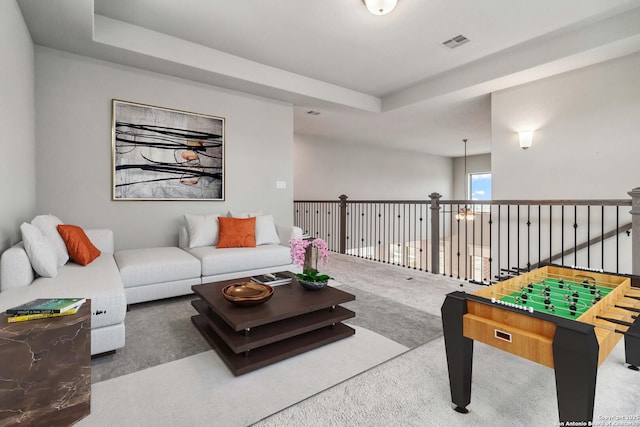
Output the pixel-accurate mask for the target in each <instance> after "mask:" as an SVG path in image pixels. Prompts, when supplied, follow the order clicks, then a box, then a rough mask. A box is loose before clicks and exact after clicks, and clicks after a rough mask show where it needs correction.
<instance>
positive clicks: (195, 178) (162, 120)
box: [111, 99, 225, 200]
mask: <svg viewBox="0 0 640 427" xmlns="http://www.w3.org/2000/svg"><path fill="white" fill-rule="evenodd" d="M111 121H112V126H111V128H112V129H111V138H112V153H113V156H112V157H113V158H112V163H113V200H224V197H225V194H224V191H225V185H224V175H225V169H224V165H225V159H224V156H225V148H224V143H225V141H224V126H225V119H224V118H222V117H215V116H209V115H205V114H196V113H189V112H186V111H179V110H172V109H169V108H161V107H154V106H151V105H144V104H137V103H133V102H125V101H120V100H116V99H114V100H113V101H112V119H111Z"/></svg>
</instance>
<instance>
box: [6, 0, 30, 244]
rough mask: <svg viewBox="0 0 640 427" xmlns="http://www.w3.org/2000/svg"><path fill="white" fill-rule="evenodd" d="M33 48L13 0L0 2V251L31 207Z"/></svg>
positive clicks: (16, 234) (15, 234) (13, 237)
mask: <svg viewBox="0 0 640 427" xmlns="http://www.w3.org/2000/svg"><path fill="white" fill-rule="evenodd" d="M33 52H34V48H33V43H32V42H31V36H30V35H29V32H28V31H27V27H26V25H25V23H24V20H23V19H22V13H20V9H19V8H18V5H17V4H16V2H15V1H14V0H3V1H0V58H2V66H0V149H1V150H2V156H0V200H1V201H2V202H0V252H2V251H3V250H4V249H6V248H8V247H9V246H11V245H13V244H15V243H17V242H18V241H20V239H21V236H20V228H19V226H20V224H21V223H22V222H23V221H30V220H31V218H32V217H33V213H34V211H35V198H36V188H35V153H34V146H35V136H34V130H33V123H34V117H35V106H34V95H33V91H34V89H33V87H34V72H33V63H34V59H33V56H34V53H33Z"/></svg>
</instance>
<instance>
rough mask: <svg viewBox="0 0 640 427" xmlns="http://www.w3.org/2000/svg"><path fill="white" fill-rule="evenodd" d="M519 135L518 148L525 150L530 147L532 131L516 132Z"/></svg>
mask: <svg viewBox="0 0 640 427" xmlns="http://www.w3.org/2000/svg"><path fill="white" fill-rule="evenodd" d="M518 135H520V148H522V149H523V150H526V149H527V148H529V147H531V142H532V141H533V131H532V130H521V131H520V132H518Z"/></svg>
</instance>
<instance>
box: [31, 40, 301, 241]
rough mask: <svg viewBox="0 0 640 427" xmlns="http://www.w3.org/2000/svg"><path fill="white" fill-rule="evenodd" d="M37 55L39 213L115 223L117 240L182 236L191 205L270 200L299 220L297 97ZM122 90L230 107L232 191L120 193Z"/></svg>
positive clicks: (172, 102)
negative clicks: (170, 196)
mask: <svg viewBox="0 0 640 427" xmlns="http://www.w3.org/2000/svg"><path fill="white" fill-rule="evenodd" d="M35 65H36V67H35V68H36V74H35V76H36V90H35V99H36V141H37V143H36V147H37V158H36V161H37V173H36V188H37V204H36V209H37V212H38V213H52V214H55V215H57V216H58V217H60V219H62V221H64V222H66V223H70V224H77V225H80V226H82V227H105V228H111V229H113V230H114V232H115V238H116V249H126V248H137V247H153V246H170V245H175V244H177V230H178V226H179V224H181V223H182V215H183V214H184V213H195V214H198V213H226V212H227V211H229V210H262V211H263V212H264V213H269V214H273V215H274V217H275V219H276V222H277V223H281V224H291V223H292V221H293V107H292V106H291V105H290V104H285V103H280V102H275V101H271V100H267V99H264V98H259V97H254V96H250V95H246V94H242V93H239V92H233V91H228V90H224V89H221V88H217V87H213V86H208V85H204V84H200V83H195V82H191V81H187V80H182V79H177V78H173V77H169V76H166V75H161V74H155V73H150V72H146V71H142V70H139V69H135V68H129V67H124V66H119V65H116V64H113V63H108V62H102V61H98V60H94V59H90V58H87V57H82V56H77V55H71V54H68V53H65V52H61V51H57V50H52V49H48V48H43V47H39V46H38V47H36V59H35ZM113 98H115V99H120V100H125V101H131V102H139V103H143V104H148V105H154V106H160V107H165V108H173V109H178V110H183V111H190V112H196V113H202V114H209V115H213V116H219V117H224V118H225V119H226V145H225V148H226V200H225V201H223V202H207V201H113V200H112V192H111V189H112V176H111V175H112V173H111V168H112V162H111V156H112V153H111V146H112V145H111V100H112V99H113ZM276 181H285V182H286V184H287V188H286V189H284V190H279V189H276Z"/></svg>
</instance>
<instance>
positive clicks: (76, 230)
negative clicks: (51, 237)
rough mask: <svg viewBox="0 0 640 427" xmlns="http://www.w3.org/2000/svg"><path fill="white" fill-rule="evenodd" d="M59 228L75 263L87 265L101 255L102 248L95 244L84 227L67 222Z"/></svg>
mask: <svg viewBox="0 0 640 427" xmlns="http://www.w3.org/2000/svg"><path fill="white" fill-rule="evenodd" d="M57 228H58V233H60V236H62V240H64V244H65V245H66V246H67V251H68V252H69V256H70V257H71V259H72V260H73V261H74V262H75V263H77V264H80V265H87V264H89V263H90V262H91V261H93V260H94V259H96V258H98V257H99V256H100V250H99V249H98V248H96V247H95V246H93V243H91V240H89V238H88V237H87V235H86V234H85V232H84V230H83V229H82V228H80V227H78V226H77V225H65V224H59V225H58V227H57Z"/></svg>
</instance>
